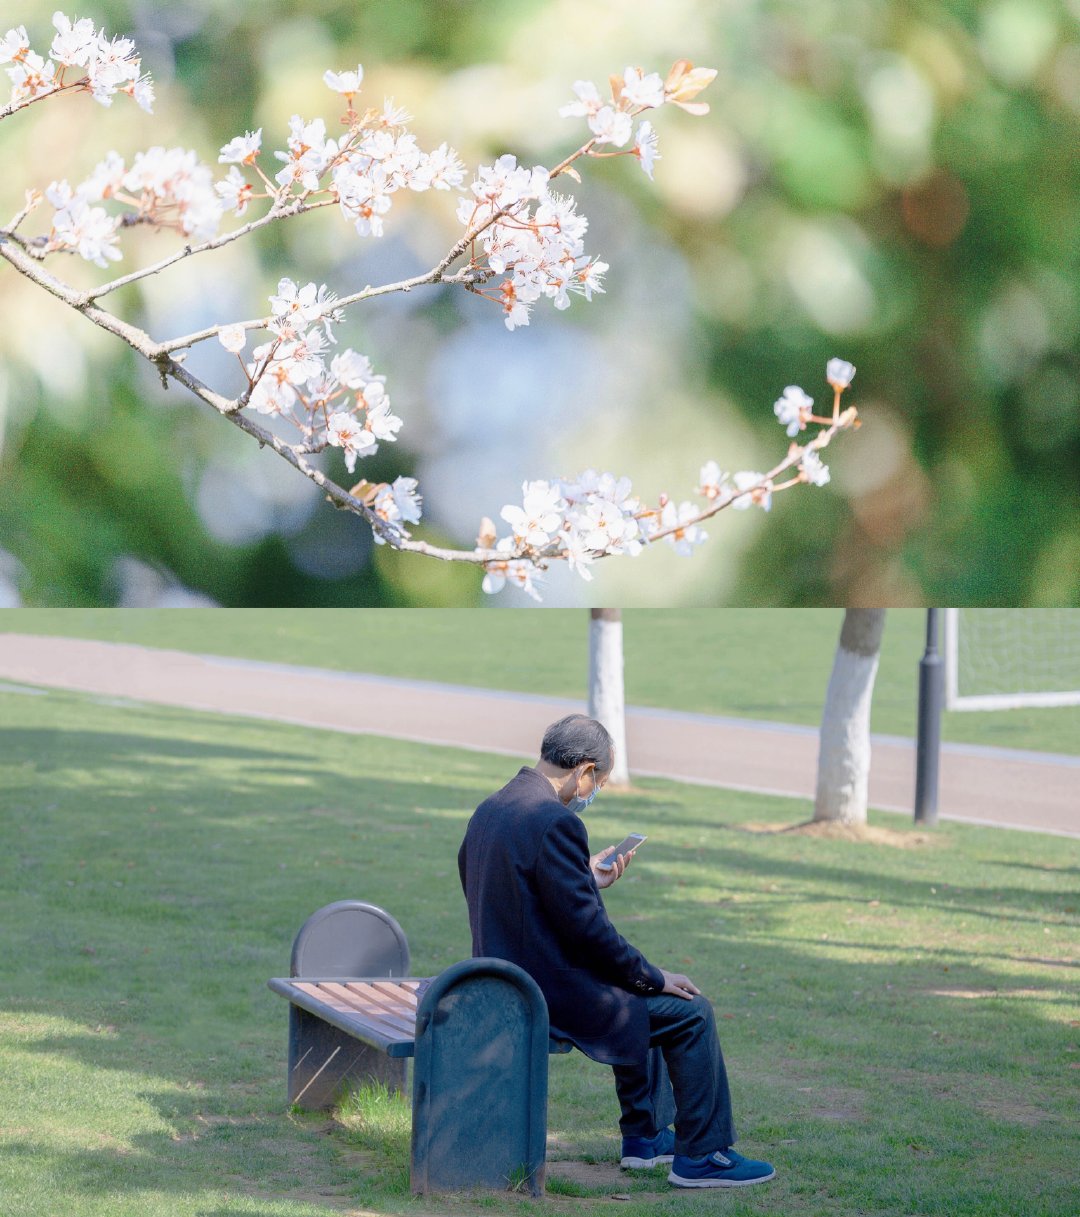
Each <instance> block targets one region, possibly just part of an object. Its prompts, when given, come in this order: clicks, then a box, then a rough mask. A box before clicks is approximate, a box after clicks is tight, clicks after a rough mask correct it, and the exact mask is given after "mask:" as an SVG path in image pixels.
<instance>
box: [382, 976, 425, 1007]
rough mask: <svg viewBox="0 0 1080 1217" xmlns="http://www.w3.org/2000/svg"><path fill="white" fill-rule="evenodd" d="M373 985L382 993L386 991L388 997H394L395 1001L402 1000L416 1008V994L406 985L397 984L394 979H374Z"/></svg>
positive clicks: (408, 1005) (406, 1005)
mask: <svg viewBox="0 0 1080 1217" xmlns="http://www.w3.org/2000/svg"><path fill="white" fill-rule="evenodd" d="M371 987H372V988H373V989H378V990H379V992H380V993H385V994H386V995H387V996H388V997H392V998H393V999H394V1000H395V1001H399V1002H402V1003H403V1004H404V1005H405V1007H406V1008H408V1009H410V1010H415V1009H416V1006H417V1001H416V994H415V993H414V992H411V991H410V990H409V989H406V988H405V986H404V985H396V984H394V982H393V981H392V980H390V981H387V980H373V981H372V982H371Z"/></svg>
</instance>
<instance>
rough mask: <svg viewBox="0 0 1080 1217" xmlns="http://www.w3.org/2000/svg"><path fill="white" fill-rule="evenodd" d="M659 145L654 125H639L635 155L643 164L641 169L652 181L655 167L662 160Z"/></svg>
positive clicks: (648, 123)
mask: <svg viewBox="0 0 1080 1217" xmlns="http://www.w3.org/2000/svg"><path fill="white" fill-rule="evenodd" d="M657 144H658V141H657V138H656V132H655V131H654V130H653V125H652V123H650V122H641V123H639V124H638V129H637V135H636V136H635V137H634V155H635V156H636V157H637V158H638V160H639V161H640V162H641V167H642V169H644V170H645V172H646V174H647V175H648V177H649V180H650V181H652V180H653V166H654V165H655V164H656V162H657V161H658V160H661V159H662V158H661V156H660V153H659V152H658V151H657Z"/></svg>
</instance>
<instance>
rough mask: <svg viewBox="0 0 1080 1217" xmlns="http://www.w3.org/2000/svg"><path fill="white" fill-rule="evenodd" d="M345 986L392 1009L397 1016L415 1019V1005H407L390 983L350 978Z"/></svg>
mask: <svg viewBox="0 0 1080 1217" xmlns="http://www.w3.org/2000/svg"><path fill="white" fill-rule="evenodd" d="M345 987H346V988H347V989H349V990H350V991H351V992H353V993H358V994H359V995H360V996H361V997H363V998H364V999H365V1000H366V1001H371V1002H375V1003H376V1004H377V1005H380V1006H384V1007H386V1008H387V1009H388V1010H391V1011H393V1013H394V1014H396V1015H397V1016H398V1017H399V1018H404V1019H408V1020H410V1021H412V1022H415V1021H416V1007H415V1006H414V1005H409V1004H408V1003H407V1002H406V1000H405V998H404V997H402V996H401V994H400V993H399V992H398V991H397V989H396V986H394V985H393V984H392V983H390V984H385V983H384V982H380V981H366V980H351V981H347V982H346V984H345Z"/></svg>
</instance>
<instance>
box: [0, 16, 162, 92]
mask: <svg viewBox="0 0 1080 1217" xmlns="http://www.w3.org/2000/svg"><path fill="white" fill-rule="evenodd" d="M53 26H54V27H55V29H56V35H55V37H54V38H53V40H52V45H51V46H50V48H49V58H48V59H46V58H45V57H44V56H42V55H40V54H38V52H37V51H35V50H32V49H31V47H30V39H29V37H28V36H27V33H26V27H25V26H22V25H20V26H16V27H15V28H14V29H10V30H8V32H7V33H6V34H5V35H4V36H3V38H0V64H10V65H11V66H10V67H9V68H8V69H7V74H8V76H9V77H10V79H11V83H12V92H11V101H12V105H14V106H16V107H17V106H18V105H20V104H23V105H25V104H28V103H29V102H31V101H36V100H37V99H38V98H39V97H45V96H46V95H47V94H49V93H56V92H59V91H60V90H61V89H70V88H77V89H83V90H85V91H86V92H89V93H90V94H91V95H92V96H93V98H94V100H95V101H98V102H100V103H101V104H102V105H103V106H111V105H112V99H113V96H114V95H115V94H116V93H127V94H128V95H129V96H130V97H134V99H135V100H136V101H137V102H138V103H139V105H140V106H142V108H143V109H144V110H146V111H147V112H149V111H150V110H151V109H152V107H153V103H154V85H153V82H152V81H151V79H150V77H149V76H148V75H143V73H142V66H141V60H140V58H139V56H138V55H137V54H136V53H135V44H134V43H133V42H132V41H131V39H130V38H110V37H109V36H108V35H107V34H106V33H105V31H104V30H97V29H95V28H94V23H93V21H91V20H90V19H89V18H83V20H81V21H78V20H76V21H73V20H72V19H71V18H70V17H66V16H65V15H64V14H63V13H61V12H56V13H54V14H53ZM72 68H75V69H78V73H77V74H75V73H71V71H70V69H72ZM69 75H74V76H75V79H72V80H70V81H69V80H68V76H69Z"/></svg>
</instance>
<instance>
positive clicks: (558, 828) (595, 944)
mask: <svg viewBox="0 0 1080 1217" xmlns="http://www.w3.org/2000/svg"><path fill="white" fill-rule="evenodd" d="M536 883H537V889H538V892H539V896H540V900H541V902H542V903H543V906H544V910H545V912H546V913H547V916H548V918H549V919H550V923H551V924H552V925H553V926H554V927H555V930H556V933H557V934H558V935H559V938H560V940H561V941H562V944H563V947H564V949H565V950H566V951H567V953H568V954H570V955H572V956H574V957H576V958H578V959H580V960H581V961H582V964H583V965H584V966H585V967H586V968H588V969H589V971H591V972H593V973H594V974H595V975H597V976H598V977H600V978H601V979H603V980H606V981H608V982H609V983H611V984H616V985H618V986H619V987H620V988H623V989H629V990H630V992H632V993H639V994H641V995H642V996H649V995H651V994H655V993H660V992H662V991H663V988H664V978H663V975H662V973H661V971H660V969H659V968H657V967H654V966H653V965H652V964H651V963H649V961H648V960H647V959H646V958H645V956H644V955H642V953H641V952H640V951H639V950H637V948H636V947H633V946H631V945H630V943H628V942H627V941H626V939H625V938H623V936H622V935H621V934H620V933H619V932H618V931H617V930H616V929H615V927H614V926H613V925H612V924H611V920H610V918H609V917H608V915H607V910H606V909H605V908H604V904H603V901H602V900H601V899H600V892H599V890H598V889H597V886H596V883H595V881H594V879H593V874H592V870H591V869H590V867H589V838H588V834H587V833H586V831H585V825H584V824H583V823H582V822H581V820H580V819H579V818H578V817H577V816H576V815H574V814H573V813H567V814H566V815H564V816H559V817H557V818H556V819H555V820H553V821H552V823H551V824H550V825H549V827H548V829H547V831H546V832H545V833H544V837H543V840H542V841H541V843H540V851H539V854H538V856H537V861H536Z"/></svg>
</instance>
